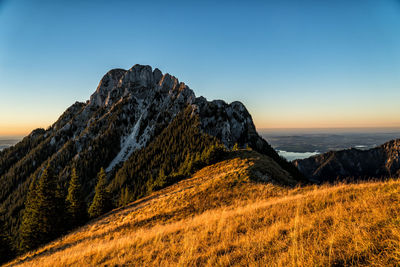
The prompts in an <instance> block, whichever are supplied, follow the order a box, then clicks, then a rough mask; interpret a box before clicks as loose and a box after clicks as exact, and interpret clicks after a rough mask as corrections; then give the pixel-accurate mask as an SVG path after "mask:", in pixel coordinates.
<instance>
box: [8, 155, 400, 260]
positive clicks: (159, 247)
mask: <svg viewBox="0 0 400 267" xmlns="http://www.w3.org/2000/svg"><path fill="white" fill-rule="evenodd" d="M287 177H288V176H287V172H286V171H285V170H283V169H282V168H281V167H279V165H278V164H277V163H276V162H274V161H273V160H272V159H271V158H269V157H268V156H265V155H261V154H259V153H257V152H255V151H246V150H241V151H237V152H230V154H229V155H228V158H227V159H226V160H224V161H222V162H219V163H216V164H214V165H211V166H208V167H205V168H203V169H201V170H199V171H197V172H196V173H194V174H193V175H192V176H191V177H190V178H188V179H186V180H182V181H180V182H178V183H176V184H174V185H172V186H169V187H167V188H165V189H162V190H160V191H156V192H153V193H152V194H150V195H149V196H147V197H145V198H142V199H140V200H138V201H135V202H132V203H131V204H129V205H127V206H126V207H124V208H120V209H116V210H113V211H111V212H109V213H108V214H106V215H104V216H102V217H100V218H99V219H97V220H94V221H92V222H90V223H89V224H87V225H85V226H83V227H81V228H79V229H77V230H76V231H74V232H72V233H70V234H69V235H67V236H65V237H63V238H62V239H59V240H57V241H55V242H53V243H51V244H49V245H46V246H44V247H43V248H40V249H38V250H37V251H35V252H32V253H28V254H26V255H24V256H22V257H19V258H17V259H16V260H14V261H13V262H11V263H9V264H8V266H11V265H12V266H21V265H22V266H24V265H26V266H64V265H74V266H83V265H91V266H94V265H104V266H105V265H108V266H114V265H117V266H118V265H137V266H149V265H150V266H151V265H152V266H177V265H178V266H179V265H180V266H182V265H209V266H229V265H256V266H257V265H258V266H276V265H278V266H311V265H318V266H327V265H331V266H342V265H358V266H363V265H364V266H366V265H375V266H390V265H395V264H396V263H398V262H400V221H399V217H400V213H399V211H400V182H399V181H394V180H389V181H386V182H364V183H359V184H338V185H330V186H328V185H324V186H315V185H314V186H305V187H295V186H294V185H295V184H296V183H297V182H296V180H292V179H290V180H288V179H287Z"/></svg>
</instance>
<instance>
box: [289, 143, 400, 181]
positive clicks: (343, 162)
mask: <svg viewBox="0 0 400 267" xmlns="http://www.w3.org/2000/svg"><path fill="white" fill-rule="evenodd" d="M294 164H295V165H296V166H297V167H298V169H299V170H300V171H301V172H302V173H303V174H304V175H305V176H306V177H308V178H309V179H310V180H314V181H317V182H325V181H334V180H336V179H344V178H345V179H348V178H350V179H352V178H353V179H368V178H386V177H400V139H397V140H392V141H390V142H387V143H385V144H383V145H381V146H378V147H376V148H373V149H369V150H358V149H354V148H352V149H347V150H341V151H330V152H327V153H324V154H321V155H317V156H313V157H310V158H307V159H303V160H296V161H294Z"/></svg>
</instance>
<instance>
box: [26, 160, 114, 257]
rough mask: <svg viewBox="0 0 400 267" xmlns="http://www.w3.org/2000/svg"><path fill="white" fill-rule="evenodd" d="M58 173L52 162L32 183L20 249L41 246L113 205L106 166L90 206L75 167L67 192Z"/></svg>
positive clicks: (27, 249) (99, 174) (98, 176)
mask: <svg viewBox="0 0 400 267" xmlns="http://www.w3.org/2000/svg"><path fill="white" fill-rule="evenodd" d="M56 177H57V176H56V175H55V173H54V171H53V168H52V166H51V165H50V164H48V165H47V167H46V168H45V169H44V170H43V172H42V174H41V175H40V177H39V179H38V180H37V181H32V182H31V184H30V187H29V191H28V195H27V198H26V202H25V211H24V214H23V217H22V222H21V225H20V229H19V243H18V250H19V252H20V253H25V252H27V251H30V250H32V249H35V248H38V247H39V246H40V245H42V244H45V243H47V242H50V241H52V240H54V239H55V238H57V237H58V236H60V235H62V234H65V233H66V232H68V231H69V230H71V229H74V228H76V227H78V226H81V225H82V224H84V223H86V222H87V220H88V219H89V218H95V217H98V216H100V215H102V214H104V213H105V212H107V211H108V210H110V209H111V208H112V206H111V205H110V203H111V197H110V195H109V193H108V192H107V190H106V184H107V178H106V174H105V172H104V169H103V168H101V170H100V171H99V173H98V175H97V185H96V188H95V194H94V197H93V201H92V203H91V205H90V206H89V208H87V204H86V202H85V195H84V192H83V190H82V183H81V179H79V177H78V175H77V174H76V170H75V168H73V169H72V171H71V174H70V182H69V186H68V192H67V194H66V195H65V194H64V193H63V191H62V189H61V187H60V185H59V184H58V183H57V179H56Z"/></svg>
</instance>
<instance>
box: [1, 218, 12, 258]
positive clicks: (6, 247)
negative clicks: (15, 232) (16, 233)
mask: <svg viewBox="0 0 400 267" xmlns="http://www.w3.org/2000/svg"><path fill="white" fill-rule="evenodd" d="M2 217H3V215H2V214H1V213H0V264H1V263H3V262H5V261H7V260H9V259H10V258H11V256H12V255H11V253H12V251H11V245H10V238H9V236H8V234H6V228H5V226H4V221H3V218H2Z"/></svg>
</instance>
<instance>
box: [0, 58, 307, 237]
mask: <svg viewBox="0 0 400 267" xmlns="http://www.w3.org/2000/svg"><path fill="white" fill-rule="evenodd" d="M172 124H173V125H174V127H168V126H170V125H172ZM161 134H163V135H162V136H164V140H160V138H159V136H160V135H161ZM219 144H223V145H224V146H225V147H226V148H232V147H233V146H234V145H235V144H238V146H239V147H245V146H248V147H250V148H252V149H254V150H256V151H258V152H260V153H262V154H265V155H267V156H269V157H270V158H271V159H272V160H274V161H275V162H277V164H278V165H279V166H280V167H281V168H282V169H283V170H285V171H286V172H287V173H288V175H289V179H292V178H293V179H295V180H297V181H298V182H306V180H305V179H304V177H303V176H302V175H301V174H300V173H299V172H298V170H297V169H296V168H295V167H294V166H293V165H292V164H291V163H289V162H287V161H286V160H285V159H283V158H281V157H280V156H279V155H278V154H277V153H276V152H275V150H273V148H272V147H271V146H270V145H269V144H268V143H267V142H266V141H265V140H264V139H262V138H261V137H260V136H259V135H258V133H257V131H256V129H255V126H254V123H253V121H252V118H251V115H250V114H249V113H248V111H247V109H246V107H245V106H244V105H243V104H242V103H240V102H238V101H235V102H232V103H230V104H228V103H225V102H224V101H222V100H214V101H207V100H206V99H205V98H204V97H196V96H195V94H194V92H193V91H192V90H191V89H190V88H189V87H188V86H187V85H185V84H184V83H182V82H179V80H178V79H177V78H176V77H174V76H171V75H170V74H168V73H167V74H162V73H161V71H160V70H158V69H154V70H153V69H152V68H151V67H150V66H143V65H134V66H133V67H132V68H131V69H129V70H123V69H113V70H111V71H109V72H107V73H106V74H105V75H104V76H103V77H102V79H101V80H100V82H99V84H98V86H97V88H96V91H95V92H94V93H93V94H92V95H91V96H90V99H89V100H88V101H87V102H86V103H81V102H75V103H74V104H72V105H71V106H70V107H69V108H67V109H66V110H65V112H64V113H63V114H62V115H61V116H60V117H59V119H58V120H57V121H56V122H54V123H53V124H52V125H51V126H50V127H49V128H48V129H46V130H44V129H37V130H34V131H33V132H32V133H31V134H30V135H28V136H27V137H25V138H24V139H23V140H22V141H21V142H20V143H18V144H16V145H15V146H13V147H10V148H7V149H5V150H3V151H1V152H0V162H4V164H2V165H1V167H0V175H1V177H0V210H4V212H5V218H6V219H7V223H6V225H7V226H8V229H9V231H10V233H11V235H12V238H13V240H14V243H17V239H18V227H19V224H20V218H21V214H23V209H24V201H25V198H26V194H27V192H28V189H29V185H30V184H31V183H36V182H37V180H38V177H40V176H41V173H42V171H43V169H44V168H45V167H46V166H47V165H48V164H50V165H51V166H52V167H53V168H54V172H55V173H57V174H58V175H57V181H58V183H59V186H60V187H61V188H62V189H63V190H64V191H65V190H66V187H67V186H68V182H69V177H70V174H71V170H72V168H76V170H77V174H78V176H79V177H81V179H82V183H83V184H82V186H83V190H84V192H85V194H86V196H87V197H86V200H87V201H90V199H91V196H92V194H93V189H94V185H95V182H96V175H97V172H98V171H99V169H100V168H101V167H103V168H105V169H106V170H107V171H108V180H109V184H110V186H111V187H112V188H111V189H112V191H113V192H114V195H113V199H114V201H117V200H118V198H119V197H120V194H121V190H124V189H126V190H128V191H129V192H131V197H132V198H133V199H137V198H139V197H142V196H143V195H146V194H147V192H148V191H149V190H151V189H152V188H156V187H159V186H160V185H161V186H163V185H164V184H168V183H171V182H174V181H176V180H177V179H178V180H179V179H182V177H184V176H182V175H181V174H180V173H181V172H184V173H185V174H187V173H189V172H193V171H194V170H195V168H197V167H199V166H203V165H204V162H202V159H203V158H204V155H205V154H207V153H206V152H207V151H209V149H210V148H211V147H214V146H218V145H219ZM168 153H171V154H168ZM145 154H146V155H145ZM143 158H147V159H148V162H144V161H143ZM186 165H188V166H186ZM150 166H151V167H150ZM117 173H118V181H116V180H115V179H116V174H117ZM164 175H165V176H166V177H164ZM113 186H114V187H113Z"/></svg>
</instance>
